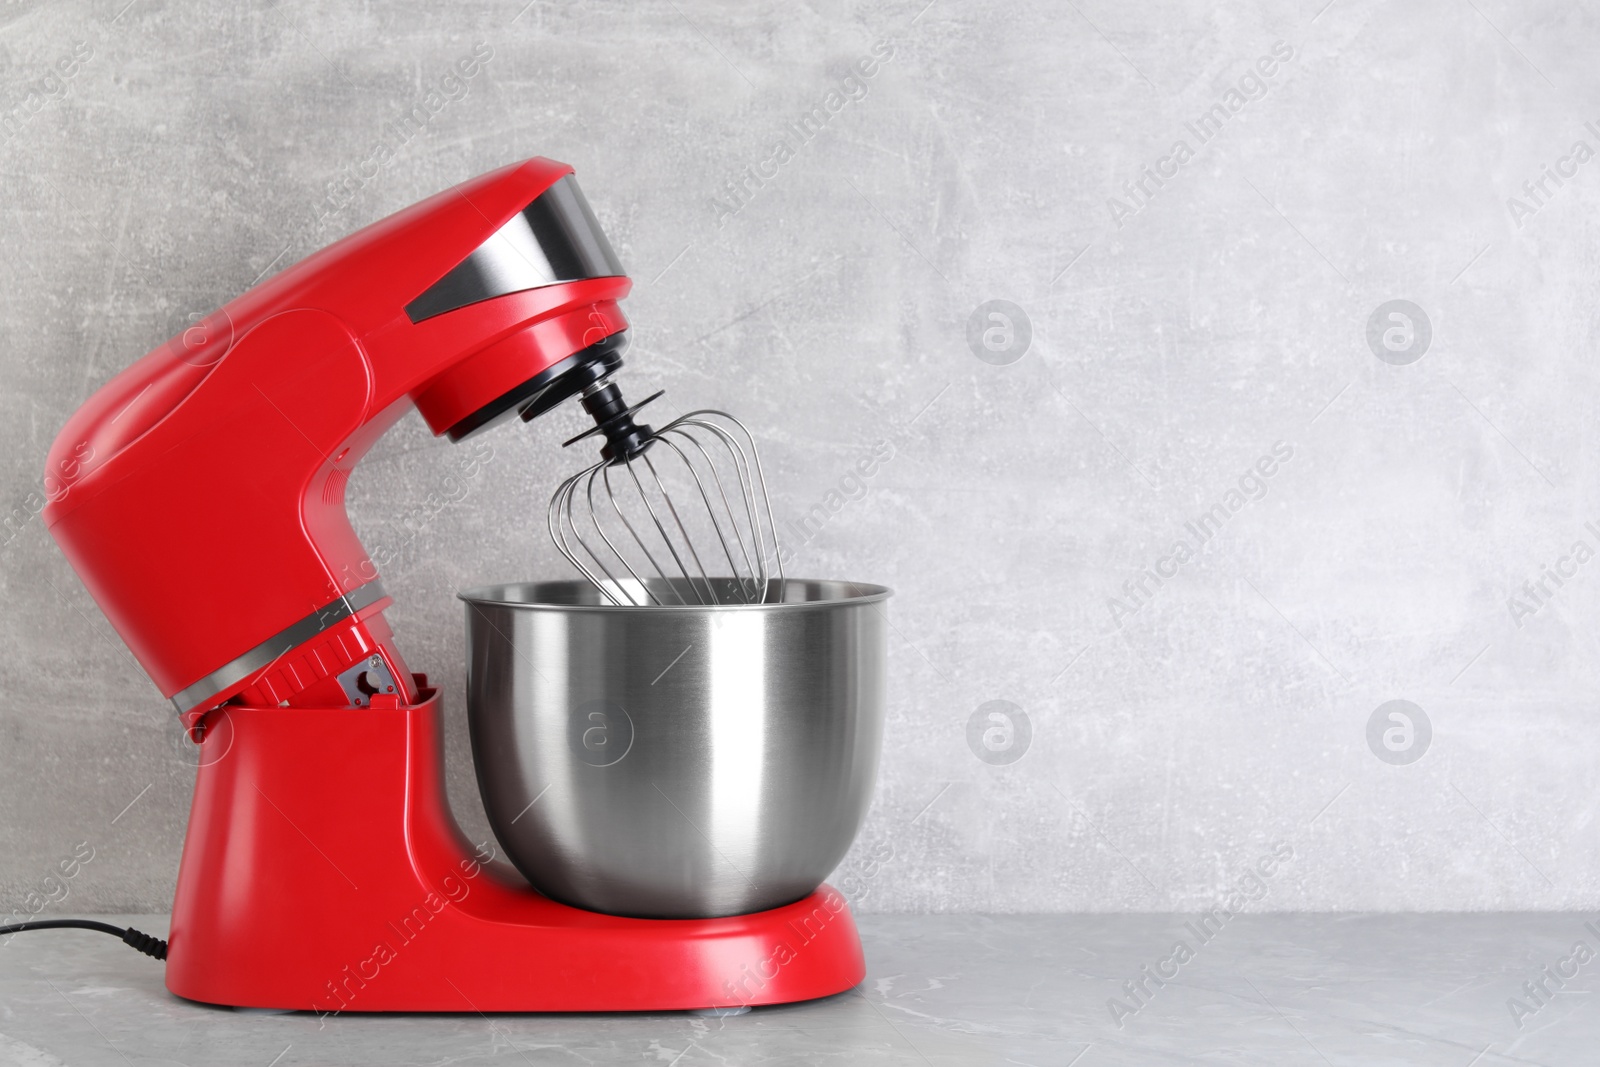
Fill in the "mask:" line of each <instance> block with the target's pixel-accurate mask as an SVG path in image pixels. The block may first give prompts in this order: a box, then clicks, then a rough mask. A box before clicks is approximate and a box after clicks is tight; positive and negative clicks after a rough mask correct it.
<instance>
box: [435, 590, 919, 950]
mask: <svg viewBox="0 0 1600 1067" xmlns="http://www.w3.org/2000/svg"><path fill="white" fill-rule="evenodd" d="M775 584H776V583H775ZM782 585H783V588H782V589H780V590H774V593H773V596H772V597H771V598H770V599H772V600H773V601H775V602H773V603H767V604H740V603H729V604H724V605H722V606H709V607H708V606H701V605H699V604H691V605H689V606H680V605H677V604H675V603H674V604H672V606H657V605H651V606H648V607H616V606H613V605H610V604H606V603H603V602H602V600H603V598H602V597H601V596H600V594H599V593H598V592H597V591H596V590H595V589H594V587H592V586H591V585H589V584H588V583H587V582H579V581H571V582H532V583H525V584H518V585H498V586H489V587H485V588H481V589H473V590H469V591H467V592H464V593H462V594H461V598H462V599H463V600H464V601H466V610H467V659H468V671H467V716H468V721H469V725H470V729H471V734H472V753H473V759H474V762H475V764H476V766H477V772H478V787H479V790H480V791H481V792H482V794H483V803H484V807H485V809H487V812H488V815H489V822H490V825H491V826H492V827H493V829H494V832H495V835H496V836H497V837H498V838H499V839H500V843H501V844H502V845H503V846H504V847H505V850H506V853H507V855H508V856H509V857H510V859H511V860H512V862H513V863H515V864H516V866H517V868H518V869H519V870H520V871H521V872H522V873H523V875H524V876H525V877H526V878H527V879H528V881H529V882H531V883H532V884H533V886H534V887H535V888H536V889H538V890H539V891H540V892H541V893H544V894H545V895H546V896H549V897H551V898H553V899H555V900H559V901H562V902H563V903H567V904H572V905H575V906H577V907H580V908H587V909H590V910H593V911H602V912H609V913H612V914H616V915H633V916H640V917H645V918H699V917H712V916H720V915H737V914H743V913H746V912H752V911H762V910H765V909H767V908H773V907H777V906H779V905H782V904H787V903H790V902H792V901H795V900H799V899H800V898H801V897H804V896H805V895H806V894H808V893H810V892H811V891H812V890H814V889H815V888H816V887H817V886H818V885H819V884H821V882H822V880H823V879H824V878H825V877H827V875H828V873H829V872H830V871H832V870H833V868H834V867H835V866H837V865H838V862H839V860H840V859H841V858H842V857H843V856H844V854H845V852H846V851H847V850H848V849H849V847H850V843H851V841H852V840H853V839H854V837H855V834H856V831H857V830H858V829H859V828H860V825H861V820H862V818H863V816H865V814H866V811H867V805H868V802H869V801H870V799H871V795H872V785H873V780H874V778H875V777H876V774H877V765H878V751H879V748H880V746H881V743H882V737H883V714H884V658H885V651H886V638H885V627H886V625H887V620H886V617H885V614H884V612H885V609H886V604H885V603H884V602H885V601H886V600H887V599H888V597H889V595H890V593H889V590H888V589H885V588H883V587H882V586H877V585H856V584H852V583H849V582H836V581H813V580H805V579H793V578H791V579H788V580H787V581H785V582H783V583H782ZM652 592H654V593H656V594H657V596H656V599H657V600H660V601H666V602H673V601H675V600H676V595H675V591H674V590H673V588H672V586H671V585H670V584H669V583H666V582H660V583H652ZM728 592H730V593H731V592H732V590H728ZM640 599H644V598H642V597H641V598H640ZM686 599H690V600H691V601H692V600H693V598H686ZM721 599H723V600H724V601H731V600H734V599H735V598H734V597H732V596H724V597H722V598H721Z"/></svg>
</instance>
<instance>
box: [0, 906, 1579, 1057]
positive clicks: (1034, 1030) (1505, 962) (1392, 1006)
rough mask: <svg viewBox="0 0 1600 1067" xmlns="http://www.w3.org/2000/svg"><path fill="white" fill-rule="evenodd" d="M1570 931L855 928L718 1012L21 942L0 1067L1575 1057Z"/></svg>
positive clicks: (868, 919) (1336, 924)
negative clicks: (263, 1002) (266, 1000)
mask: <svg viewBox="0 0 1600 1067" xmlns="http://www.w3.org/2000/svg"><path fill="white" fill-rule="evenodd" d="M1590 920H1594V922H1595V928H1596V929H1600V917H1596V916H1590V915H1576V914H1486V915H1381V916H1380V915H1256V916H1249V915H1244V916H1239V917H1238V918H1236V919H1234V920H1233V921H1232V922H1231V923H1229V924H1227V925H1226V926H1224V927H1223V928H1222V929H1220V930H1218V931H1215V932H1212V931H1204V933H1208V934H1210V936H1209V939H1203V938H1202V937H1200V936H1198V934H1199V933H1200V932H1197V931H1196V929H1195V928H1194V927H1193V926H1192V924H1193V922H1194V920H1193V919H1192V918H1189V917H1185V916H1170V915H1073V916H979V915H916V916H912V915H893V916H891V915H865V916H861V917H860V923H861V928H862V931H863V936H864V937H865V940H866V947H867V960H868V969H869V975H868V978H867V980H866V981H865V982H864V983H863V984H862V985H861V986H860V987H859V988H857V989H856V990H854V991H852V992H849V993H846V994H843V995H840V996H837V997H833V998H830V999H828V1000H823V1001H815V1002H812V1003H808V1004H796V1005H790V1006H786V1007H776V1008H760V1009H756V1010H754V1011H751V1012H749V1013H748V1014H745V1015H742V1016H737V1017H734V1018H727V1019H715V1018H702V1017H699V1016H695V1015H688V1014H659V1015H628V1014H616V1015H498V1016H491V1017H487V1018H486V1017H483V1016H479V1015H388V1016H362V1015H348V1016H344V1017H340V1018H330V1019H319V1018H318V1017H317V1016H315V1015H308V1014H303V1013H296V1014H288V1015H265V1014H255V1013H245V1012H235V1011H229V1010H226V1009H218V1008H211V1007H205V1006H201V1005H197V1004H192V1003H188V1002H185V1001H182V1000H178V999H177V998H175V997H173V996H171V995H169V994H168V993H167V992H166V990H165V988H164V987H163V985H162V982H161V965H160V964H158V963H156V962H155V961H152V960H149V959H147V958H145V957H143V956H140V955H139V954H138V953H136V952H133V951H132V950H131V949H129V948H127V947H126V946H124V945H122V944H121V943H120V942H118V941H117V940H115V939H114V938H111V937H107V936H105V935H103V934H94V933H88V932H79V931H50V932H43V931H41V932H35V933H29V934H23V935H18V936H16V937H13V938H11V939H9V942H7V943H3V945H0V1063H4V1064H24V1065H28V1067H54V1065H56V1064H61V1063H65V1064H73V1065H77V1064H83V1065H93V1064H121V1065H140V1067H143V1065H157V1064H194V1065H201V1064H206V1065H209V1064H249V1065H253V1067H293V1065H299V1064H384V1065H391V1064H437V1065H444V1064H480V1063H482V1064H487V1063H505V1064H532V1065H544V1064H551V1065H556V1064H659V1065H661V1067H695V1065H700V1064H720V1065H759V1064H817V1063H823V1064H826V1063H840V1064H880V1063H882V1064H890V1063H893V1064H937V1065H941V1067H943V1065H954V1064H1023V1065H1039V1067H1043V1065H1046V1064H1051V1065H1057V1067H1065V1065H1068V1064H1071V1065H1074V1067H1100V1065H1105V1064H1134V1063H1219V1064H1220V1063H1225V1064H1272V1065H1286V1064H1315V1065H1342V1064H1361V1065H1368V1067H1370V1065H1378V1064H1437V1065H1439V1067H1468V1065H1473V1067H1492V1065H1498V1064H1506V1063H1517V1064H1549V1065H1555V1064H1592V1063H1596V1062H1600V1010H1597V1006H1596V1004H1595V1002H1594V1001H1593V1000H1591V999H1590V998H1591V997H1592V996H1593V995H1594V991H1595V990H1596V989H1597V988H1600V984H1597V982H1596V980H1595V976H1596V974H1597V973H1600V959H1590V958H1589V956H1588V953H1577V954H1575V952H1574V949H1575V946H1576V945H1577V944H1578V943H1579V942H1582V943H1584V944H1585V945H1586V946H1587V948H1588V949H1590V950H1596V951H1600V936H1596V935H1595V934H1594V933H1593V932H1591V930H1590V929H1589V928H1588V927H1587V926H1586V925H1585V923H1586V922H1587V921H1590ZM122 921H130V922H132V923H133V924H134V925H136V926H139V927H140V928H141V929H144V930H148V931H151V932H161V931H164V929H165V920H164V919H162V918H160V917H154V918H152V917H148V916H141V917H132V918H128V917H123V919H122ZM1179 942H1182V943H1183V944H1184V945H1185V946H1187V948H1188V951H1187V952H1186V953H1177V952H1175V948H1176V946H1177V944H1178V943H1179ZM1144 968H1149V972H1148V973H1149V974H1153V975H1157V976H1158V977H1159V975H1160V974H1161V973H1166V974H1169V975H1170V974H1172V973H1173V972H1176V977H1172V978H1170V979H1166V980H1164V981H1163V983H1162V984H1160V985H1157V984H1156V980H1155V979H1152V978H1147V977H1145V974H1146V971H1145V970H1144ZM1545 968H1549V970H1548V972H1546V971H1545V970H1544V969H1545ZM1563 973H1565V974H1567V975H1571V977H1563V976H1562V975H1563ZM1141 980H1142V988H1140V987H1139V986H1135V989H1136V990H1137V993H1129V992H1128V991H1127V988H1126V983H1129V982H1135V983H1138V982H1140V981H1141ZM1524 983H1527V984H1528V987H1527V988H1525V987H1524ZM1541 988H1542V989H1543V992H1540V990H1541ZM1113 1002H1115V1003H1117V1004H1120V1005H1121V1006H1120V1008H1114V1007H1113ZM1519 1005H1520V1007H1519Z"/></svg>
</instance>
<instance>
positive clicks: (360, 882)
mask: <svg viewBox="0 0 1600 1067" xmlns="http://www.w3.org/2000/svg"><path fill="white" fill-rule="evenodd" d="M417 681H418V682H419V683H424V679H422V678H420V677H419V678H418V679H417ZM373 703H374V705H375V706H374V707H369V708H276V707H274V708H245V707H240V706H237V705H233V706H229V707H226V708H222V709H219V710H218V711H216V712H213V713H212V714H211V715H210V716H209V717H208V718H207V720H206V721H207V729H206V732H205V740H204V742H203V743H202V745H201V749H200V753H201V766H200V770H199V775H198V777H197V779H196V782H195V796H194V806H193V809H192V814H191V816H190V820H189V832H188V837H187V838H186V839H185V841H184V847H183V866H182V869H181V871H180V873H179V876H178V895H177V900H176V901H175V902H174V905H173V913H172V930H171V935H170V948H169V950H168V957H167V988H168V989H170V990H172V992H174V993H176V994H178V995H179V996H183V997H188V998H189V999H191V1000H201V1001H208V1002H211V1003H215V1004H233V1005H241V1006H251V1007H262V1008H295V1009H302V1010H311V1011H317V1012H341V1011H478V1012H491V1011H661V1010H675V1009H685V1008H715V1007H735V1006H743V1005H747V1004H750V1005H755V1004H775V1003H782V1002H788V1001H795V1000H808V999H812V998H815V997H822V996H828V995H830V994H833V993H839V992H842V991H844V990H846V989H849V988H851V987H852V986H854V985H856V984H857V983H858V982H860V981H861V979H862V978H863V977H864V976H865V973H866V969H865V964H864V962H863V960H862V954H861V943H860V940H859V938H858V936H857V933H856V928H855V921H854V919H853V918H852V917H851V914H850V909H849V907H848V906H847V905H846V904H845V901H844V898H843V897H841V896H840V895H839V894H838V893H837V892H836V891H834V890H833V889H831V888H830V887H828V886H823V887H821V888H820V889H818V890H817V891H816V892H815V893H813V894H812V895H811V896H810V897H807V898H806V899H805V900H802V901H799V902H798V903H795V904H791V905H789V906H787V907H783V908H777V909H774V910H772V911H767V912H761V913H758V914H755V915H741V916H735V917H732V918H725V919H627V918H621V917H618V916H613V915H601V914H598V913H595V912H589V911H582V910H580V909H577V908H571V907H568V906H566V905H564V904H557V903H556V902H554V901H552V900H549V899H547V898H545V897H542V896H540V895H539V894H537V893H535V892H534V891H533V890H532V889H531V888H529V887H528V885H527V883H526V882H524V881H523V880H522V879H521V877H520V876H518V875H517V874H516V873H515V872H514V871H512V870H511V868H510V867H509V866H508V865H506V864H504V863H503V862H484V857H485V855H486V854H488V853H489V852H491V851H492V849H491V848H490V847H486V846H480V847H479V849H474V848H473V847H472V846H471V845H470V844H469V843H468V842H467V840H466V838H465V837H464V836H463V835H462V833H461V831H460V830H459V829H458V828H457V825H456V823H455V820H454V819H452V818H451V816H450V814H449V807H448V805H447V802H446V800H445V795H444V787H443V780H442V771H443V761H442V758H441V749H440V744H439V724H438V718H439V701H438V696H437V694H436V693H434V692H432V691H429V690H426V689H423V691H422V701H421V703H419V704H416V705H413V706H410V707H400V706H396V705H397V704H398V701H396V700H395V699H394V698H383V697H379V698H376V699H375V700H374V701H373Z"/></svg>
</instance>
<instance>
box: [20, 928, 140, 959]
mask: <svg viewBox="0 0 1600 1067" xmlns="http://www.w3.org/2000/svg"><path fill="white" fill-rule="evenodd" d="M24 930H98V931H100V932H101V933H102V934H111V935H113V936H114V937H120V938H122V940H123V942H124V943H125V944H129V945H132V946H133V947H134V948H136V949H138V950H139V951H140V952H143V953H144V954H145V955H146V956H154V957H155V958H156V959H158V960H164V959H166V958H167V943H166V942H165V941H163V940H161V939H160V938H159V937H153V936H152V935H150V934H147V933H145V932H144V931H142V930H135V929H134V928H133V927H131V926H128V927H122V926H112V925H111V924H110V923H101V922H95V921H94V920H93V919H39V920H38V921H36V922H31V923H16V924H14V925H12V926H0V937H4V936H5V935H6V934H20V933H21V932H22V931H24Z"/></svg>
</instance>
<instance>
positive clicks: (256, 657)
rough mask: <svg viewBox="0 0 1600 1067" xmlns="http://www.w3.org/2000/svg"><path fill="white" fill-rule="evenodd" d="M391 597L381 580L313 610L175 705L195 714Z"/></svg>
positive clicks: (196, 686) (176, 697)
mask: <svg viewBox="0 0 1600 1067" xmlns="http://www.w3.org/2000/svg"><path fill="white" fill-rule="evenodd" d="M387 595H388V594H387V593H385V592H384V591H383V582H382V581H381V580H379V579H377V578H374V579H373V580H372V581H370V582H367V583H366V584H365V585H361V586H357V587H356V588H354V589H352V590H350V591H349V592H348V593H346V594H344V595H343V596H341V597H338V598H336V599H335V600H334V601H332V602H331V603H329V604H327V605H326V606H324V607H322V608H319V609H317V610H316V611H313V612H312V613H311V614H310V615H307V616H306V617H305V618H303V619H301V620H300V621H299V622H296V623H294V624H292V625H291V626H289V627H287V628H285V629H284V630H282V631H281V632H279V633H277V634H274V635H273V636H271V637H269V638H267V639H266V640H265V641H263V642H261V643H260V644H259V645H257V646H256V647H255V648H252V649H251V650H250V651H248V652H246V653H244V654H243V655H242V656H237V657H235V658H234V659H231V660H229V661H228V662H227V663H224V664H223V665H222V666H220V667H218V668H217V669H216V670H214V671H212V672H211V673H210V674H208V675H206V676H205V677H204V678H201V679H200V680H199V681H198V682H195V683H194V684H193V685H189V686H186V687H185V688H183V689H182V690H180V691H178V692H177V693H175V694H173V697H172V706H173V707H175V708H177V709H178V714H179V715H182V714H184V713H185V712H189V711H193V710H194V709H195V708H198V707H199V706H201V705H202V704H204V703H205V702H206V701H208V700H210V699H212V698H213V697H215V696H216V695H217V694H218V693H220V692H222V691H223V690H224V689H227V688H228V687H230V686H233V685H236V684H237V683H239V682H240V681H242V680H244V679H245V678H248V677H249V676H250V675H252V674H255V673H256V672H257V671H259V670H261V669H262V668H263V667H268V666H271V664H272V662H273V661H274V660H276V659H278V658H280V657H281V656H283V655H284V653H286V652H290V651H293V650H294V649H295V648H298V647H299V646H300V645H303V644H305V643H306V642H307V641H309V640H311V639H312V638H313V637H315V636H317V635H318V634H320V633H321V632H322V631H324V630H326V629H328V628H329V627H331V626H334V625H336V624H338V623H340V622H343V621H344V620H345V619H348V618H349V617H350V616H352V615H354V614H355V613H356V612H358V611H361V610H363V609H364V608H368V607H371V606H372V605H373V604H376V603H377V602H378V601H380V600H382V599H383V598H384V597H385V596H387Z"/></svg>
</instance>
